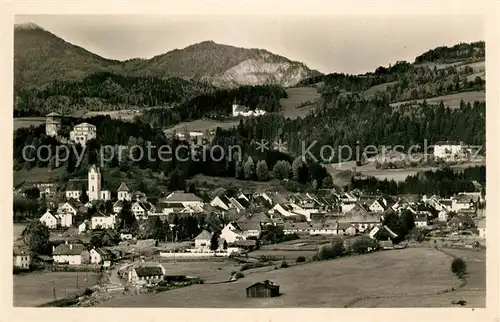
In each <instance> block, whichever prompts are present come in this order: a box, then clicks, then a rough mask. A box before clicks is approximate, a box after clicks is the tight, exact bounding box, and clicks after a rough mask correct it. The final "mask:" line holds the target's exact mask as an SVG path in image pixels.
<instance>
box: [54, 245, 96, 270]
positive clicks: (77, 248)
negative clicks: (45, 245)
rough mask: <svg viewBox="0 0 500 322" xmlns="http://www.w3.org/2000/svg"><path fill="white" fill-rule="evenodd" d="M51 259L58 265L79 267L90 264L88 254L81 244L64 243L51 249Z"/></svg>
mask: <svg viewBox="0 0 500 322" xmlns="http://www.w3.org/2000/svg"><path fill="white" fill-rule="evenodd" d="M52 257H53V258H54V262H56V263H58V264H70V265H81V264H87V263H89V262H90V253H89V251H88V250H87V249H86V248H85V246H84V245H82V244H68V242H67V241H66V242H65V243H64V244H61V245H59V246H57V247H53V248H52Z"/></svg>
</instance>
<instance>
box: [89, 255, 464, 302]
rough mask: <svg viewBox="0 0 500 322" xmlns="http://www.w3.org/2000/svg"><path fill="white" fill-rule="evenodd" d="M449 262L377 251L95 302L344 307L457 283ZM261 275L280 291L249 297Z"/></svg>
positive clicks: (442, 258) (441, 257) (445, 258)
mask: <svg viewBox="0 0 500 322" xmlns="http://www.w3.org/2000/svg"><path fill="white" fill-rule="evenodd" d="M450 263H451V259H450V257H449V256H447V255H445V254H443V253H441V252H439V251H437V250H435V249H432V248H409V249H403V250H393V251H381V252H376V253H373V254H368V255H363V256H353V257H345V258H341V259H336V260H329V261H321V262H311V263H307V264H303V265H298V266H292V267H289V268H281V269H270V268H263V269H259V270H257V271H255V272H251V271H250V272H248V271H245V277H244V278H242V279H239V280H237V281H235V282H233V283H223V284H198V285H192V286H189V287H185V288H180V289H175V290H171V291H167V292H164V293H157V294H147V295H143V296H127V297H118V298H115V299H113V300H110V301H108V302H103V303H101V304H99V305H98V306H104V307H194V306H196V307H202V308H214V307H218V308H244V307H247V308H253V307H260V308H265V307H269V308H272V307H343V306H344V305H346V304H348V303H349V302H350V301H352V300H353V299H354V298H355V297H357V296H360V295H371V294H376V295H383V294H386V295H389V294H391V295H392V294H394V295H396V294H402V293H422V292H437V291H441V290H444V289H451V288H452V287H455V288H456V287H457V286H458V285H459V281H458V279H457V278H456V276H455V275H454V274H453V273H452V272H451V271H450ZM207 265H210V264H209V263H207ZM367 276H369V278H367ZM263 280H271V281H273V282H275V283H276V284H278V285H280V293H281V295H280V296H278V297H274V298H252V299H249V298H247V297H246V294H245V288H246V287H247V286H249V285H251V284H253V283H255V282H257V281H263ZM415 281H418V282H417V283H416V282H415ZM214 294H217V296H214ZM186 299H189V300H186ZM414 306H418V305H417V304H414ZM447 306H451V305H447Z"/></svg>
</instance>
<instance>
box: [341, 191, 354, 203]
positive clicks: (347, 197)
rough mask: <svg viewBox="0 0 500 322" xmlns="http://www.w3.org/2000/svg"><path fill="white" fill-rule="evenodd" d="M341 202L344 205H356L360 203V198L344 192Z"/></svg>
mask: <svg viewBox="0 0 500 322" xmlns="http://www.w3.org/2000/svg"><path fill="white" fill-rule="evenodd" d="M340 201H342V203H344V204H349V203H355V202H357V201H358V197H356V196H355V195H354V194H352V193H351V192H344V193H342V194H341V195H340Z"/></svg>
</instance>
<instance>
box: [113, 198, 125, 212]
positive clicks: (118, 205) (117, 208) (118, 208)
mask: <svg viewBox="0 0 500 322" xmlns="http://www.w3.org/2000/svg"><path fill="white" fill-rule="evenodd" d="M122 208H123V200H118V201H117V202H115V203H114V204H113V213H115V214H119V213H120V211H122Z"/></svg>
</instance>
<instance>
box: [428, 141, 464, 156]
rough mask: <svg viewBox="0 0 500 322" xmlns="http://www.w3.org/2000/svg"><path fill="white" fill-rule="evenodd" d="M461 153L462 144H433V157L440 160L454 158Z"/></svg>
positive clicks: (451, 142) (445, 142)
mask: <svg viewBox="0 0 500 322" xmlns="http://www.w3.org/2000/svg"><path fill="white" fill-rule="evenodd" d="M462 153H463V143H462V142H453V141H444V142H441V141H440V142H436V143H435V144H434V157H436V158H440V159H450V158H454V157H456V156H458V155H460V154H462Z"/></svg>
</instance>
